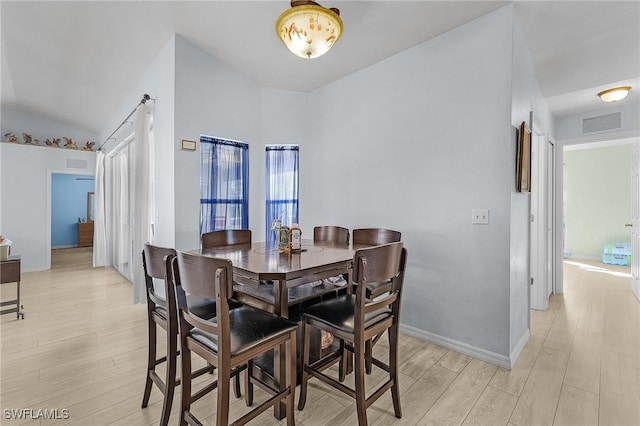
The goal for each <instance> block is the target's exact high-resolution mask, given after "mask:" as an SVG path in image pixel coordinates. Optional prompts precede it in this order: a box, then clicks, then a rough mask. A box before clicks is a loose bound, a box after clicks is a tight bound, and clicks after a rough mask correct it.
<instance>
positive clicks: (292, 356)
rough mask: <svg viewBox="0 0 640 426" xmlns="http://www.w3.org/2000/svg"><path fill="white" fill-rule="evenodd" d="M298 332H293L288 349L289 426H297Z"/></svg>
mask: <svg viewBox="0 0 640 426" xmlns="http://www.w3.org/2000/svg"><path fill="white" fill-rule="evenodd" d="M296 346H297V345H296V331H295V330H294V331H292V332H291V337H290V341H289V346H288V347H287V373H286V376H287V386H288V387H289V395H288V396H287V426H295V424H296V421H295V405H296V350H297V348H296Z"/></svg>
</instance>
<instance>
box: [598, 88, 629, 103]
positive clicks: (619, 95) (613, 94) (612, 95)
mask: <svg viewBox="0 0 640 426" xmlns="http://www.w3.org/2000/svg"><path fill="white" fill-rule="evenodd" d="M629 90H631V86H620V87H614V88H613V89H607V90H603V91H602V92H600V93H598V97H599V98H600V99H602V100H603V101H605V102H616V101H619V100H621V99H624V98H626V97H627V95H628V94H629Z"/></svg>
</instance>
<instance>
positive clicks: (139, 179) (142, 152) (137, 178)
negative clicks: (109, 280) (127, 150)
mask: <svg viewBox="0 0 640 426" xmlns="http://www.w3.org/2000/svg"><path fill="white" fill-rule="evenodd" d="M152 122H153V108H152V107H151V106H150V105H147V104H142V105H140V106H139V107H138V110H137V111H136V113H135V119H134V124H133V125H134V134H135V144H134V155H133V164H134V167H133V175H132V178H133V179H132V180H133V182H132V188H133V198H132V203H133V205H132V207H133V209H132V211H133V244H132V250H133V252H132V271H131V276H132V277H133V302H134V303H145V302H146V295H145V291H146V288H145V282H144V272H143V270H142V248H143V246H144V244H145V243H147V242H150V243H153V240H154V238H153V219H154V217H155V208H154V197H153V180H152V176H153V174H152V173H153V151H154V150H153V146H154V140H153V131H152V129H151V123H152Z"/></svg>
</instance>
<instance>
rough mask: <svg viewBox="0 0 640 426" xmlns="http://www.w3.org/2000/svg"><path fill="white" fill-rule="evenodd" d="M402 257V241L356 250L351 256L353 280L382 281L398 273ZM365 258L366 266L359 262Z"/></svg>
mask: <svg viewBox="0 0 640 426" xmlns="http://www.w3.org/2000/svg"><path fill="white" fill-rule="evenodd" d="M401 257H402V243H397V242H394V243H388V244H383V245H377V246H372V247H367V248H363V249H360V250H358V251H356V253H355V255H354V257H353V264H354V274H353V281H354V282H356V283H358V284H360V282H365V284H366V283H367V282H382V281H388V280H390V279H392V278H394V277H395V276H396V275H398V271H399V270H400V259H401ZM364 259H366V268H363V267H362V265H361V263H362V261H363V260H364Z"/></svg>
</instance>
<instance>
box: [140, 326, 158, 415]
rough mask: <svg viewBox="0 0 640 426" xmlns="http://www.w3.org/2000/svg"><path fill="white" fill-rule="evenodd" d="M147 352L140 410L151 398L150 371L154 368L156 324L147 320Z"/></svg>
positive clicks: (151, 382) (151, 381) (151, 383)
mask: <svg viewBox="0 0 640 426" xmlns="http://www.w3.org/2000/svg"><path fill="white" fill-rule="evenodd" d="M148 333H149V337H148V340H149V350H148V355H147V380H146V383H145V385H144V394H143V396H142V408H145V407H146V406H147V405H148V404H149V397H150V396H151V388H152V387H153V380H151V375H150V374H149V373H150V372H151V371H154V370H155V368H156V335H157V330H156V323H155V321H153V320H152V319H151V318H149V331H148Z"/></svg>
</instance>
